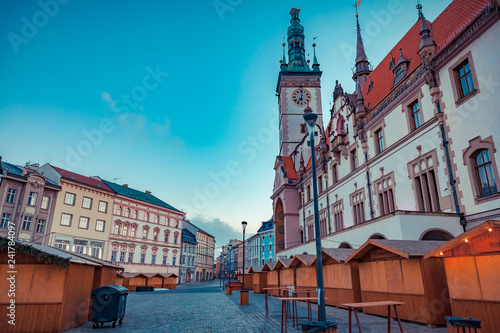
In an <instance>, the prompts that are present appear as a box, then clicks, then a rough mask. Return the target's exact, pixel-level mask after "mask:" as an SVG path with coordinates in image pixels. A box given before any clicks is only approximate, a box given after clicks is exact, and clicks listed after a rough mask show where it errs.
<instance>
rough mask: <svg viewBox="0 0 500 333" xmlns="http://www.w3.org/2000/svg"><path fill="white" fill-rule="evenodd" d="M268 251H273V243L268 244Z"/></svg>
mask: <svg viewBox="0 0 500 333" xmlns="http://www.w3.org/2000/svg"><path fill="white" fill-rule="evenodd" d="M269 252H273V244H269Z"/></svg>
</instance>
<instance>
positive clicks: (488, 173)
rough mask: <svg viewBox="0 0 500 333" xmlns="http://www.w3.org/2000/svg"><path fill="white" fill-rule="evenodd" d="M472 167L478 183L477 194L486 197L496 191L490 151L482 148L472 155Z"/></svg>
mask: <svg viewBox="0 0 500 333" xmlns="http://www.w3.org/2000/svg"><path fill="white" fill-rule="evenodd" d="M474 169H475V173H476V181H477V183H478V184H479V195H480V196H481V197H486V196H488V195H491V194H494V193H497V192H498V189H497V184H496V181H495V174H494V173H493V167H492V164H491V159H490V153H489V151H488V150H487V149H482V150H480V151H479V152H477V153H476V155H475V157H474Z"/></svg>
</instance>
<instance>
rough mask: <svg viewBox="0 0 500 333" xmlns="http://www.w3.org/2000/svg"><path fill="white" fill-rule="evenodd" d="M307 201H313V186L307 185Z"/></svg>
mask: <svg viewBox="0 0 500 333" xmlns="http://www.w3.org/2000/svg"><path fill="white" fill-rule="evenodd" d="M306 194H307V201H309V200H311V185H307V192H306Z"/></svg>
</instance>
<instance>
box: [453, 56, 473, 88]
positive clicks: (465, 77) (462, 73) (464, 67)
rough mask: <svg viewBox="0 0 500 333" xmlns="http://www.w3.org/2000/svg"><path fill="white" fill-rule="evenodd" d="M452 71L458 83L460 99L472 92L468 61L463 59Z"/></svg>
mask: <svg viewBox="0 0 500 333" xmlns="http://www.w3.org/2000/svg"><path fill="white" fill-rule="evenodd" d="M454 71H455V75H456V78H457V82H458V87H459V94H460V97H461V98H464V97H465V96H467V95H468V94H470V93H471V92H473V91H474V80H473V79H472V72H471V69H470V64H469V60H468V59H465V60H464V61H463V62H462V63H461V64H460V65H458V66H457V67H455V69H454Z"/></svg>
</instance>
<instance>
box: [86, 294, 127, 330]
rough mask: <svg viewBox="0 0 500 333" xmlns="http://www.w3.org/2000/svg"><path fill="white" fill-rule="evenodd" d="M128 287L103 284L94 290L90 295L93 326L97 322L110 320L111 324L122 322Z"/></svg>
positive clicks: (96, 324)
mask: <svg viewBox="0 0 500 333" xmlns="http://www.w3.org/2000/svg"><path fill="white" fill-rule="evenodd" d="M127 295H128V289H127V288H125V287H123V286H118V285H111V286H103V287H100V288H97V289H96V290H94V291H93V292H92V294H91V296H92V302H93V303H92V322H93V327H94V328H97V327H98V326H99V324H101V326H103V324H104V323H107V322H112V326H113V327H115V326H116V322H118V324H120V325H121V324H122V323H123V317H125V306H126V304H127Z"/></svg>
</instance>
